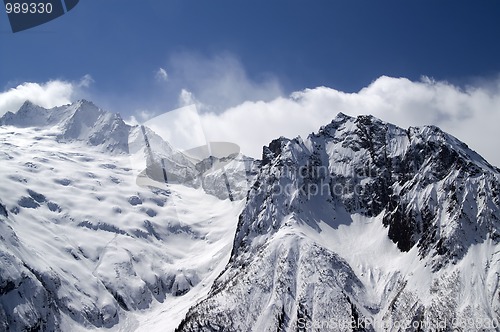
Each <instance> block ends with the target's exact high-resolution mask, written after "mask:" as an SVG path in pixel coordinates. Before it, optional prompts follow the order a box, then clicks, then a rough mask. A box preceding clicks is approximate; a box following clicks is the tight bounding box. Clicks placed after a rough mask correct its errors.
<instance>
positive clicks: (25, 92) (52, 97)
mask: <svg viewBox="0 0 500 332" xmlns="http://www.w3.org/2000/svg"><path fill="white" fill-rule="evenodd" d="M93 82H94V80H93V79H92V77H91V76H90V75H88V74H87V75H85V76H83V77H82V78H81V80H80V81H78V82H68V81H62V80H52V81H48V82H45V83H32V82H26V83H23V84H20V85H18V86H16V87H15V88H11V89H9V90H7V91H4V92H0V116H2V115H4V114H5V113H6V112H9V111H10V112H16V111H17V110H18V109H19V107H21V105H22V104H23V103H24V102H25V101H26V100H29V101H31V102H33V103H34V104H37V105H39V106H42V107H45V108H52V107H55V106H61V105H66V104H69V103H71V102H72V101H74V100H75V99H76V98H78V97H77V96H78V95H79V94H80V91H81V89H83V88H88V87H89V86H90V85H91V84H92V83H93Z"/></svg>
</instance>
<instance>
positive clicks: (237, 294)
mask: <svg viewBox="0 0 500 332" xmlns="http://www.w3.org/2000/svg"><path fill="white" fill-rule="evenodd" d="M499 180H500V172H499V170H498V169H497V168H495V167H493V166H491V165H489V164H488V163H487V162H486V161H485V160H484V159H482V158H481V157H480V156H478V155H477V154H476V153H475V152H473V151H471V150H470V149H469V148H468V147H467V146H466V145H465V144H463V143H461V142H459V141H458V140H457V139H456V138H454V137H452V136H450V135H448V134H446V133H444V132H442V131H440V130H439V129H438V128H436V127H432V126H428V127H422V128H409V129H408V130H404V129H401V128H398V127H396V126H394V125H391V124H387V123H384V122H382V121H380V120H378V119H376V118H374V117H371V116H360V117H358V118H351V117H348V116H346V115H343V114H339V115H338V116H337V117H336V118H335V119H334V120H333V121H332V123H330V124H329V125H327V126H325V127H323V128H321V129H320V131H319V132H318V133H317V134H312V135H310V136H309V137H308V138H307V139H305V140H302V139H301V138H296V139H293V140H289V139H285V138H280V139H277V140H275V141H273V142H271V144H270V145H269V146H268V147H265V148H264V153H263V166H262V168H261V171H260V174H259V176H258V178H257V180H256V182H255V184H254V186H253V187H252V189H251V190H250V192H249V194H248V199H247V202H246V205H245V208H244V210H243V212H242V213H241V215H240V216H239V222H238V227H237V229H236V235H235V240H234V243H233V249H232V253H231V258H230V262H229V264H228V265H227V266H226V268H225V269H224V272H223V273H222V274H221V275H220V276H219V277H218V278H217V280H216V281H215V283H214V285H213V286H212V289H211V291H210V294H209V296H208V297H207V298H206V299H204V300H203V301H201V302H200V303H199V304H197V305H196V306H195V307H193V308H191V309H190V311H189V313H188V314H187V316H186V318H185V320H184V321H183V322H182V324H181V325H180V327H179V328H178V331H219V330H224V331H226V330H227V331H309V330H314V331H351V330H354V331H361V330H367V331H372V330H375V331H383V330H388V331H420V330H424V331H435V330H443V331H452V330H454V328H457V329H459V330H485V331H486V330H487V331H493V330H495V329H496V330H498V327H494V326H497V325H498V324H497V325H494V324H496V323H497V322H498V320H499V318H500V293H499V287H498V286H499V285H498V284H499V272H500V246H499V244H498V243H499V240H500V220H499V219H500V209H499V207H500V197H499V195H500V187H499ZM462 319H467V321H465V322H464V321H462ZM353 321H354V322H360V323H355V324H352V322H353ZM471 322H473V324H476V325H472V327H471V325H470V323H471ZM493 325H494V326H493Z"/></svg>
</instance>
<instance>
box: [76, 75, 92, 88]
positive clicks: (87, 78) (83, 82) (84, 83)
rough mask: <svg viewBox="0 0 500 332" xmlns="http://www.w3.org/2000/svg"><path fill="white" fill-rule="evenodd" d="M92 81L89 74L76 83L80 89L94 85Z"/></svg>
mask: <svg viewBox="0 0 500 332" xmlns="http://www.w3.org/2000/svg"><path fill="white" fill-rule="evenodd" d="M94 82H95V81H94V79H93V78H92V76H90V75H89V74H86V75H84V76H83V77H82V78H81V79H80V82H79V83H78V87H81V88H88V87H89V86H90V85H91V84H92V83H94Z"/></svg>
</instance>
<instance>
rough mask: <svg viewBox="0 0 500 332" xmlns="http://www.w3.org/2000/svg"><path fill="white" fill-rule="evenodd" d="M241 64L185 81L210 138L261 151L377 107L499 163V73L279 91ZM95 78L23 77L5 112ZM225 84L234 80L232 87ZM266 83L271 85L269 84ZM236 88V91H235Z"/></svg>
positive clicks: (384, 115) (47, 103)
mask: <svg viewBox="0 0 500 332" xmlns="http://www.w3.org/2000/svg"><path fill="white" fill-rule="evenodd" d="M221 61H222V60H221ZM230 66H231V65H230ZM234 68H236V69H234ZM238 68H239V69H238ZM240 69H241V67H240V65H237V64H235V67H233V69H232V70H230V71H229V72H230V73H229V74H225V75H222V76H221V82H219V83H217V79H216V77H214V76H213V75H212V74H213V73H214V71H213V70H209V72H210V73H211V74H210V75H206V76H203V75H202V76H201V77H205V79H206V81H205V84H200V85H199V86H198V87H197V88H196V89H194V90H193V91H188V90H185V89H184V90H182V92H181V94H180V96H179V104H180V105H186V104H190V103H194V104H196V105H197V106H200V105H201V113H200V114H199V118H200V121H201V124H202V127H203V135H204V137H206V139H207V140H209V141H227V142H233V143H236V144H238V145H239V146H240V147H241V151H242V152H243V153H245V154H247V155H250V156H253V157H255V158H260V157H261V153H262V146H263V145H267V144H269V142H270V141H271V140H272V139H275V138H277V137H279V136H285V137H290V138H293V137H296V136H298V135H300V136H302V137H306V136H307V135H308V134H310V133H311V132H316V131H317V130H318V129H319V127H321V126H322V125H325V124H328V123H329V122H330V121H331V120H332V119H333V118H334V117H335V116H336V115H337V114H338V113H339V112H343V113H345V114H348V115H352V116H357V115H361V114H372V115H374V116H376V117H378V118H380V119H382V120H384V121H386V122H391V123H394V124H396V125H398V126H401V127H404V128H407V127H410V126H421V125H427V124H433V125H436V126H439V127H440V128H441V129H443V130H444V131H447V132H449V133H450V134H452V135H454V136H456V137H457V138H459V139H460V140H462V141H464V142H465V143H467V144H468V145H469V146H470V147H471V148H472V149H474V150H476V151H477V152H478V153H479V154H481V155H482V156H484V157H485V158H486V160H488V161H489V162H490V163H492V164H494V165H496V166H500V154H499V153H498V144H499V142H500V130H499V129H498V127H499V124H500V77H499V78H497V79H495V80H490V81H482V82H480V83H477V84H474V85H470V86H466V87H458V86H456V85H453V84H451V83H448V82H444V81H435V80H432V79H430V78H427V77H423V78H422V79H421V80H420V81H410V80H408V79H406V78H394V77H386V76H382V77H380V78H378V79H376V80H375V81H373V82H372V83H371V84H370V85H369V86H367V87H365V88H363V89H361V90H360V91H358V92H355V93H346V92H342V91H338V90H335V89H332V88H328V87H317V88H313V89H305V90H302V91H297V92H293V93H292V94H290V95H289V96H287V97H272V96H273V95H274V96H275V95H276V94H278V95H279V93H280V89H279V84H277V83H276V85H274V84H275V83H272V81H268V82H267V83H265V84H263V86H259V85H258V83H256V82H254V81H252V80H250V79H248V77H247V76H246V74H245V73H244V71H243V72H241V71H240ZM215 72H217V71H215ZM222 72H223V70H222V69H221V73H222ZM238 72H239V73H240V74H237V73H238ZM235 75H236V76H235ZM238 75H242V76H241V77H240V78H241V79H242V82H243V83H241V85H240V86H238V87H236V89H230V88H229V86H230V85H232V84H233V83H232V82H234V81H233V79H234V78H235V77H238ZM89 82H91V78H90V77H87V76H85V77H84V78H82V81H81V82H73V83H72V82H65V81H49V82H46V83H41V84H40V83H24V84H21V85H19V86H17V87H15V88H12V89H10V90H7V91H5V92H0V116H1V115H2V114H4V113H5V112H6V111H16V110H17V109H18V108H19V107H20V106H21V105H22V103H23V102H24V101H25V100H27V99H29V100H31V101H32V102H34V103H36V104H39V105H40V106H43V107H47V108H49V107H54V106H59V105H63V104H68V103H70V102H72V101H74V100H75V99H76V97H77V95H78V94H79V91H80V90H79V89H81V87H82V86H88V84H89ZM217 84H219V85H217ZM210 86H212V88H213V89H215V90H214V91H216V92H217V93H215V94H216V95H220V94H224V93H226V94H227V98H226V99H225V101H224V102H223V103H218V104H217V105H218V106H217V107H216V108H215V109H216V110H214V107H211V104H210V102H211V101H212V100H213V99H211V97H210V98H206V96H207V95H208V92H207V91H210V88H207V87H210ZM224 87H227V91H226V92H224V89H225V88H224ZM245 87H248V88H249V89H250V91H249V92H248V94H247V95H245V94H243V92H242V91H243V90H245ZM267 88H269V91H265V90H266V89H267ZM207 89H208V90H207ZM231 91H237V93H236V96H235V97H234V98H233V97H231ZM242 98H243V99H242ZM244 98H250V101H243V102H239V101H240V100H245V99H244ZM266 98H267V99H266ZM229 100H232V101H231V103H234V102H237V104H236V106H233V107H228V108H225V109H222V110H220V107H221V106H222V105H223V104H231V103H230V102H228V101H229ZM156 114H159V113H156ZM151 116H153V113H151V112H150V111H148V110H143V111H142V112H141V113H140V114H138V118H139V119H140V120H142V121H145V120H147V119H149V118H150V117H151ZM134 121H135V123H137V121H136V120H135V119H134ZM151 121H154V119H152V120H150V122H151Z"/></svg>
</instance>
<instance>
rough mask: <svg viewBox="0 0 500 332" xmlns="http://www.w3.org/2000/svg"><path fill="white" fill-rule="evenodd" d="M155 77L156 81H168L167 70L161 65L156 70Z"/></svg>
mask: <svg viewBox="0 0 500 332" xmlns="http://www.w3.org/2000/svg"><path fill="white" fill-rule="evenodd" d="M155 77H156V79H157V80H158V81H161V82H166V81H168V74H167V71H166V70H165V69H164V68H161V67H160V68H159V69H158V70H157V71H156V74H155Z"/></svg>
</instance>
